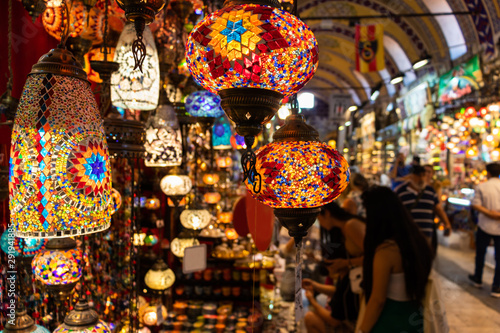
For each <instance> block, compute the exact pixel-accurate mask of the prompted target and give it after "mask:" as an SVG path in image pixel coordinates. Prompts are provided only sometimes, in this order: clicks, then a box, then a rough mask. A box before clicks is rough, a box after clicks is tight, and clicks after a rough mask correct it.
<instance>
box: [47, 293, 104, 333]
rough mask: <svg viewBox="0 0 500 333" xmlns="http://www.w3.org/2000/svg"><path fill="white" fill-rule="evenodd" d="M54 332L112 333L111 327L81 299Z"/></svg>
mask: <svg viewBox="0 0 500 333" xmlns="http://www.w3.org/2000/svg"><path fill="white" fill-rule="evenodd" d="M53 333H111V329H110V328H109V327H108V325H107V324H106V323H105V322H104V321H102V320H99V315H98V314H97V312H96V311H95V310H94V309H92V308H90V306H89V303H88V302H87V301H85V300H79V301H78V303H77V304H76V305H75V308H74V309H73V310H71V311H70V312H69V313H68V315H67V316H66V318H64V323H63V324H61V325H60V326H59V327H58V328H56V329H55V331H54V332H53Z"/></svg>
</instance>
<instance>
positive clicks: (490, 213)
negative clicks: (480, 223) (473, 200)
mask: <svg viewBox="0 0 500 333" xmlns="http://www.w3.org/2000/svg"><path fill="white" fill-rule="evenodd" d="M471 207H472V208H473V209H475V210H477V211H478V212H480V213H483V214H484V215H486V216H487V217H489V218H490V219H493V220H500V212H496V211H494V210H489V209H487V208H485V207H483V206H480V205H475V204H472V205H471Z"/></svg>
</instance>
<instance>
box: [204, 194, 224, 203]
mask: <svg viewBox="0 0 500 333" xmlns="http://www.w3.org/2000/svg"><path fill="white" fill-rule="evenodd" d="M203 198H204V199H205V202H206V203H207V204H210V205H215V204H216V203H218V202H219V201H220V199H221V195H220V193H219V192H207V193H205V194H204V195H203Z"/></svg>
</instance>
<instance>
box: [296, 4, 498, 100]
mask: <svg viewBox="0 0 500 333" xmlns="http://www.w3.org/2000/svg"><path fill="white" fill-rule="evenodd" d="M298 10H299V15H300V17H301V18H302V19H304V21H305V22H306V23H307V24H308V25H309V26H310V27H311V29H312V30H313V31H314V33H315V35H316V38H317V39H318V43H319V48H320V66H319V68H318V71H317V74H316V76H315V77H314V78H313V80H311V82H310V83H309V84H308V88H323V90H321V89H320V90H318V93H319V94H320V95H323V96H325V95H327V94H328V93H326V92H327V91H328V88H334V89H339V88H345V89H346V90H345V91H344V93H350V94H351V96H352V98H353V101H354V102H355V103H360V102H362V101H365V100H367V99H368V95H369V94H370V87H373V86H374V85H375V84H377V83H378V82H380V81H384V82H385V83H384V85H383V88H382V91H381V92H382V94H386V95H393V94H394V92H395V88H394V87H393V86H392V85H391V84H390V83H389V81H390V78H391V77H392V76H394V75H396V74H397V73H398V72H405V73H406V77H405V84H409V83H411V82H412V81H414V80H415V79H416V73H414V72H412V71H408V70H410V69H411V64H412V63H414V62H415V61H417V60H418V59H420V58H421V57H422V56H423V55H424V53H427V54H429V55H431V56H432V66H433V67H434V69H436V70H438V71H440V70H446V69H449V68H450V66H451V64H452V63H453V61H454V62H459V61H462V60H467V58H469V57H471V56H472V55H474V54H476V53H480V54H481V56H482V59H483V60H484V61H488V60H491V59H493V58H494V57H495V56H497V54H496V47H495V44H496V41H498V40H499V37H500V3H499V1H496V0H348V1H345V0H300V1H299V2H298ZM467 11H469V12H473V13H475V14H473V15H457V16H451V15H450V16H426V17H404V18H401V17H392V18H384V19H373V18H370V19H362V20H361V21H359V23H361V24H375V23H381V24H383V26H384V49H385V63H386V69H385V70H383V71H379V72H373V73H367V74H360V73H358V72H356V70H355V62H354V61H355V60H354V59H355V45H354V34H355V28H354V25H353V24H350V22H349V20H347V19H346V20H310V19H308V17H330V16H336V17H337V16H345V17H350V16H373V15H388V16H391V15H398V14H403V13H404V14H410V13H442V12H467ZM351 23H352V22H351ZM350 87H354V88H355V89H348V88H350ZM337 92H339V91H337Z"/></svg>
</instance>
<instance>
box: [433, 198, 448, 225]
mask: <svg viewBox="0 0 500 333" xmlns="http://www.w3.org/2000/svg"><path fill="white" fill-rule="evenodd" d="M434 211H435V212H436V215H437V216H438V217H439V218H440V219H441V221H443V222H444V224H446V229H448V230H450V231H451V223H450V220H449V219H448V215H446V212H445V211H444V209H443V206H441V203H438V204H436V206H434Z"/></svg>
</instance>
